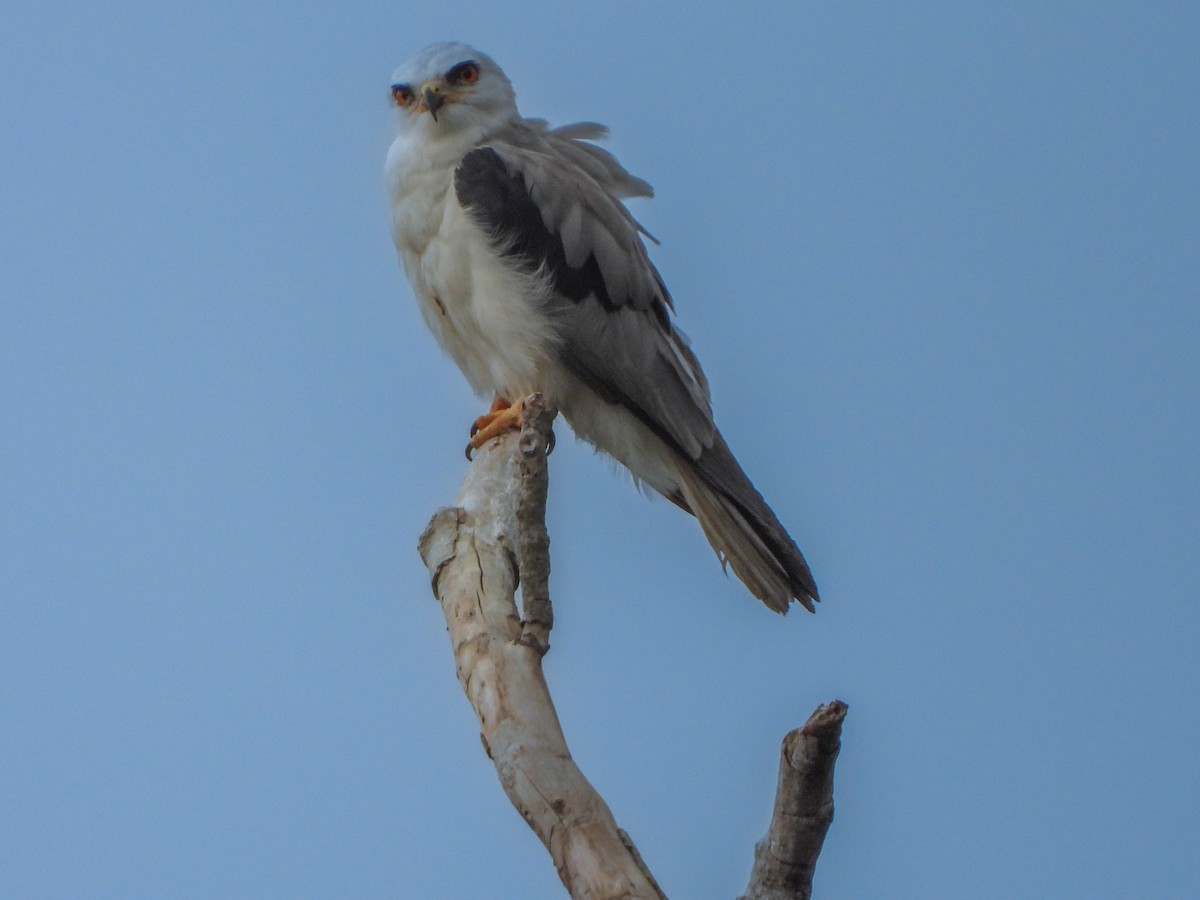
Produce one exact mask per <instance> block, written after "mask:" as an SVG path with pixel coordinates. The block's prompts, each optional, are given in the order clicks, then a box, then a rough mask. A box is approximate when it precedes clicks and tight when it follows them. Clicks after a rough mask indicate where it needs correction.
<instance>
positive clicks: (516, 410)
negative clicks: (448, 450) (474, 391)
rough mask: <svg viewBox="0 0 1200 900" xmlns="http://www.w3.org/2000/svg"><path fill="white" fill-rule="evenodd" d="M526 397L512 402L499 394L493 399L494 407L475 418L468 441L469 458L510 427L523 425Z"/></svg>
mask: <svg viewBox="0 0 1200 900" xmlns="http://www.w3.org/2000/svg"><path fill="white" fill-rule="evenodd" d="M524 403H525V399H524V398H523V397H522V398H521V399H519V400H516V401H515V402H512V403H510V402H509V401H508V400H506V399H505V398H504V397H501V396H500V395H499V394H497V395H496V399H495V400H493V401H492V408H491V409H489V410H488V411H487V413H486V414H484V415H482V416H480V417H479V418H478V419H476V420H475V424H474V425H472V426H471V440H470V441H469V442H468V443H467V459H470V458H471V456H472V454H473V453H474V451H476V450H478V449H479V448H480V447H482V446H483V445H484V444H486V443H487V442H488V441H490V440H491V439H492V438H494V437H498V436H499V435H501V434H503V433H504V432H506V431H508V430H509V429H510V428H520V427H521V408H522V407H523V406H524Z"/></svg>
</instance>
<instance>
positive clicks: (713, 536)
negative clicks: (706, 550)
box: [675, 433, 820, 613]
mask: <svg viewBox="0 0 1200 900" xmlns="http://www.w3.org/2000/svg"><path fill="white" fill-rule="evenodd" d="M676 458H677V460H678V466H677V474H678V475H679V482H680V491H681V493H682V494H683V497H682V499H683V500H684V501H685V503H686V508H687V509H688V511H689V512H691V513H693V514H694V515H695V516H696V518H697V519H699V520H700V525H701V527H702V528H703V529H704V536H705V537H707V538H708V542H709V543H710V544H711V545H712V548H713V549H714V550H715V551H716V552H717V556H718V557H720V559H721V561H722V562H727V563H728V564H729V566H730V568H732V569H733V573H734V574H735V575H736V576H737V577H738V578H739V579H740V580H741V581H742V583H743V584H745V585H746V587H747V588H749V590H750V593H752V594H753V595H754V596H755V597H757V598H758V599H759V600H761V601H762V602H763V603H765V604H766V605H767V606H768V607H769V608H770V609H773V610H774V611H775V612H778V613H786V612H787V610H788V605H789V604H790V603H791V602H792V600H793V599H795V600H798V601H800V603H801V604H802V605H803V606H804V608H805V609H807V610H808V611H809V612H813V611H814V610H813V604H814V603H816V602H817V601H818V600H820V597H818V596H817V585H816V583H815V582H814V581H813V577H812V572H810V571H809V568H808V563H807V562H805V560H804V555H803V554H802V553H801V552H800V548H799V547H797V546H796V542H795V541H793V540H792V538H791V535H789V534H788V533H787V530H786V529H785V528H784V527H783V525H781V524H780V522H779V519H778V518H776V516H775V513H773V512H772V511H771V507H769V506H767V502H766V501H765V500H763V498H762V494H760V493H759V492H758V491H757V490H756V489H755V487H754V485H753V484H751V483H750V479H749V478H748V477H746V473H745V472H743V471H742V467H741V466H739V465H738V462H737V460H736V459H734V458H733V454H732V453H731V452H730V451H729V446H728V445H727V444H726V443H725V440H724V438H722V437H721V435H720V433H718V434H717V435H716V439H715V441H714V443H713V446H712V447H711V448H710V449H708V450H705V451H704V452H703V453H702V454H701V456H700V459H698V460H682V459H679V458H678V457H676ZM675 500H676V502H677V503H678V502H679V498H675ZM680 505H681V506H682V505H684V504H680Z"/></svg>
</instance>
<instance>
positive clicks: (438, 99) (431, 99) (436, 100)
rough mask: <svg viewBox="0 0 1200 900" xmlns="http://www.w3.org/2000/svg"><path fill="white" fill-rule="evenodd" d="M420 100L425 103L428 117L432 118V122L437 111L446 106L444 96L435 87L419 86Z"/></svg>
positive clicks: (432, 85) (428, 85)
mask: <svg viewBox="0 0 1200 900" xmlns="http://www.w3.org/2000/svg"><path fill="white" fill-rule="evenodd" d="M421 99H422V100H424V101H425V106H426V107H427V108H428V109H429V115H431V116H433V121H435V122H436V121H437V114H438V110H439V109H441V108H442V107H443V106H445V105H446V95H445V94H443V93H442V90H441V88H439V87H438V86H437V85H435V84H425V85H422V86H421Z"/></svg>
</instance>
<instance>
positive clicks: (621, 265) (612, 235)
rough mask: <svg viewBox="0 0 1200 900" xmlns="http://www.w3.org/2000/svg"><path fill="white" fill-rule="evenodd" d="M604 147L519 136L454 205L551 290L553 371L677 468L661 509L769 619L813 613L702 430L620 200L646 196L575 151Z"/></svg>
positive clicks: (491, 149) (729, 464) (663, 307)
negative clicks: (688, 525)
mask: <svg viewBox="0 0 1200 900" xmlns="http://www.w3.org/2000/svg"><path fill="white" fill-rule="evenodd" d="M602 135H603V129H602V128H601V127H600V126H597V125H592V124H589V123H585V124H582V125H572V126H567V127H566V128H562V129H557V130H550V129H548V128H547V127H546V126H545V123H542V122H538V121H535V120H526V121H524V122H521V123H518V124H516V125H514V126H513V127H512V128H510V129H509V130H508V131H506V132H505V133H504V134H503V135H501V136H498V137H497V138H495V139H493V140H492V141H490V142H489V143H487V144H486V145H484V146H481V147H478V148H476V149H474V150H472V151H471V152H470V153H468V154H467V155H466V156H465V157H464V158H463V160H462V162H461V163H460V164H459V166H458V168H457V169H456V170H455V173H454V188H455V192H456V194H457V196H458V200H459V202H460V203H461V204H462V205H463V207H464V208H466V209H468V210H469V211H470V213H471V214H472V215H473V216H474V217H475V219H476V221H477V222H478V223H479V224H480V226H481V227H483V228H484V229H485V230H486V231H488V232H489V233H490V234H491V235H492V237H493V239H494V241H495V246H496V249H497V252H499V253H502V254H504V255H505V256H506V257H508V258H509V259H512V260H514V261H516V262H517V263H518V264H519V265H521V266H523V267H524V268H525V269H526V270H527V271H529V272H531V273H532V272H540V273H544V274H545V275H546V276H547V277H548V278H549V279H550V281H551V283H552V284H553V286H554V294H555V297H556V302H557V303H558V304H560V305H561V309H559V310H556V318H557V319H558V320H559V321H560V323H561V324H562V328H563V331H562V340H563V344H562V346H561V348H560V354H561V358H562V361H563V363H564V364H565V365H566V366H567V367H568V368H569V369H570V370H571V371H572V372H573V373H574V374H575V376H576V377H578V378H579V379H580V380H581V381H583V383H584V384H586V385H588V387H590V388H591V389H592V390H593V391H595V392H596V393H597V394H598V395H599V396H600V397H602V398H603V399H604V400H606V401H608V402H610V403H614V404H618V405H620V406H621V407H624V408H625V409H627V410H628V411H629V412H630V413H632V414H633V415H634V416H636V417H637V418H638V420H640V421H641V422H642V423H643V424H644V425H646V426H647V427H648V428H649V429H650V430H651V431H652V432H653V433H654V434H655V435H657V436H658V437H659V438H660V439H661V440H662V442H663V443H664V444H665V445H666V448H668V450H669V451H670V452H672V453H674V454H676V455H677V456H678V457H679V459H680V461H681V462H682V463H683V464H684V465H682V466H680V467H678V468H677V472H678V474H679V476H680V479H681V484H680V489H679V491H678V492H676V493H674V494H672V495H670V499H672V500H673V501H674V502H675V503H677V504H679V505H680V506H682V507H683V508H684V509H687V510H688V511H689V512H692V513H694V514H695V515H696V516H697V518H699V520H700V523H701V525H702V526H703V528H704V532H705V534H706V535H707V536H708V539H709V542H710V543H711V544H712V546H713V548H714V549H715V550H716V551H717V553H718V555H719V556H720V557H721V558H722V559H723V560H727V561H728V562H729V564H730V565H731V566H732V567H733V569H734V572H735V573H737V575H738V577H739V578H741V579H742V581H743V582H745V583H746V585H747V587H749V588H750V590H751V591H752V592H753V593H754V594H755V595H756V596H758V597H759V598H760V599H762V600H763V601H764V602H765V603H766V604H767V606H769V607H770V608H771V609H774V610H777V611H779V612H783V611H785V610H786V609H787V606H788V603H789V600H790V599H791V598H793V597H794V598H797V599H799V600H800V601H801V602H802V603H804V604H805V606H807V607H808V608H809V609H812V602H813V601H815V600H816V599H817V588H816V585H815V584H814V583H813V579H812V573H811V572H810V571H809V569H808V564H807V563H806V562H805V560H804V557H803V555H802V554H801V553H800V550H799V549H798V548H797V547H796V544H795V542H794V541H793V540H792V539H791V537H790V536H789V535H788V533H787V531H786V529H784V527H783V525H781V524H780V522H779V520H778V519H777V518H776V516H775V514H774V513H773V512H772V511H771V508H770V507H769V506H767V503H766V501H765V500H763V498H762V495H761V494H759V493H758V491H757V490H756V489H755V488H754V485H753V484H751V482H750V479H749V478H747V477H746V474H745V472H743V471H742V469H741V467H740V466H739V465H738V463H737V460H736V459H735V458H734V457H733V454H732V453H731V452H730V451H729V447H728V446H727V445H726V444H725V441H724V439H723V438H722V437H721V435H720V433H719V432H718V431H717V428H716V426H715V425H714V424H713V418H712V410H711V404H710V402H709V393H708V383H707V381H706V380H705V378H704V373H703V372H701V370H700V364H699V362H698V361H697V360H696V357H695V356H694V355H693V353H692V351H691V349H690V348H689V347H688V343H687V339H686V338H685V337H684V335H683V334H682V333H681V332H680V331H679V330H678V329H677V328H676V327H675V326H674V324H673V322H672V321H671V309H672V305H671V296H670V294H669V293H668V292H667V289H666V286H665V285H664V284H663V282H662V278H660V277H659V274H658V271H657V270H656V269H655V268H654V266H653V264H652V263H651V262H650V259H649V257H648V256H647V254H646V247H645V245H644V244H643V243H642V240H641V236H642V235H643V234H645V232H644V231H643V230H642V229H641V227H640V226H639V225H638V223H637V222H636V220H634V218H633V216H632V215H630V213H629V211H628V210H627V209H626V208H625V206H624V204H623V203H622V202H621V200H620V198H621V197H630V196H649V195H650V193H651V191H650V186H649V185H648V184H646V183H645V182H644V181H642V180H641V179H638V178H634V177H633V176H632V175H630V174H629V173H628V172H626V171H625V169H623V168H622V167H621V165H620V163H618V162H617V161H616V159H614V158H613V156H612V155H611V154H609V153H608V152H606V151H605V150H603V149H601V148H600V147H597V146H595V145H594V144H589V143H586V139H588V138H595V137H600V136H602Z"/></svg>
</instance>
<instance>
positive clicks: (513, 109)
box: [392, 44, 517, 138]
mask: <svg viewBox="0 0 1200 900" xmlns="http://www.w3.org/2000/svg"><path fill="white" fill-rule="evenodd" d="M392 102H393V103H394V104H395V106H396V109H397V112H398V116H397V117H398V120H399V124H400V129H401V131H419V132H422V133H424V134H426V135H428V136H429V137H435V136H436V137H438V138H448V137H452V136H457V135H458V134H460V133H462V132H468V131H469V132H472V133H475V134H479V133H483V134H486V133H487V132H488V131H490V130H491V129H492V128H495V127H497V126H499V125H502V124H504V123H506V122H509V121H511V120H512V119H515V118H516V117H517V97H516V94H515V93H514V91H513V88H512V83H511V82H510V81H509V80H508V77H507V76H506V75H505V74H504V72H503V71H502V70H501V69H500V67H499V66H498V65H496V63H495V62H494V61H493V60H492V58H491V57H489V56H488V55H487V54H485V53H480V52H479V51H478V50H476V49H474V48H473V47H469V46H467V45H466V44H434V45H433V46H430V47H426V48H425V49H424V50H422V51H421V52H420V53H418V54H417V55H416V56H414V57H413V58H412V59H410V60H409V61H408V62H406V63H405V64H404V65H402V66H401V67H400V68H399V69H397V70H396V72H395V74H394V75H392Z"/></svg>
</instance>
